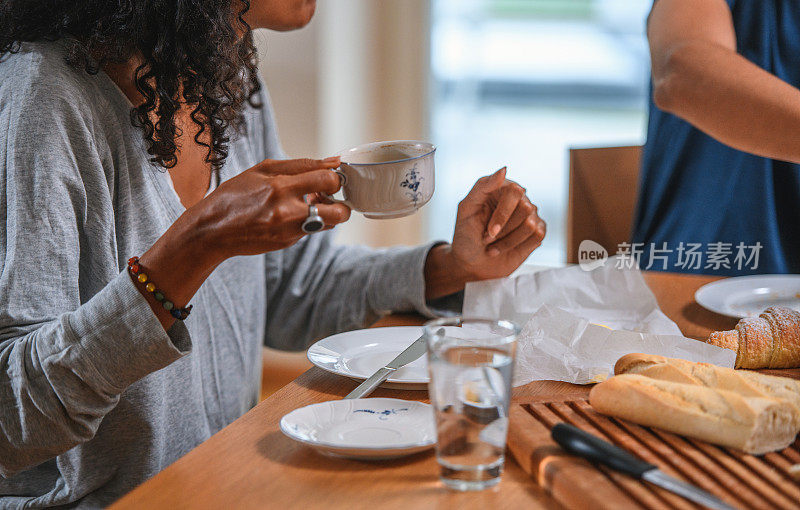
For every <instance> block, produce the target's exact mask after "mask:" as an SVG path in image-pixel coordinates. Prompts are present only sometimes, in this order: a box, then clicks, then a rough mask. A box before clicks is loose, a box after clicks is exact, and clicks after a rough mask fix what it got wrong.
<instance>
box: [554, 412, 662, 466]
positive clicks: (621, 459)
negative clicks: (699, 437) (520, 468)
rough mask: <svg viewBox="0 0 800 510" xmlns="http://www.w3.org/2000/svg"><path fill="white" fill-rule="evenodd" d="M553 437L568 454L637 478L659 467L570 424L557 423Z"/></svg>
mask: <svg viewBox="0 0 800 510" xmlns="http://www.w3.org/2000/svg"><path fill="white" fill-rule="evenodd" d="M551 435H552V437H553V440H554V441H555V442H556V443H558V444H559V446H561V448H563V449H564V450H566V451H567V452H569V453H571V454H573V455H578V456H580V457H583V458H585V459H588V460H590V461H592V462H595V463H599V464H604V465H606V466H608V467H610V468H612V469H615V470H617V471H621V472H623V473H625V474H628V475H631V476H635V477H636V478H641V476H642V474H644V472H645V471H650V470H651V469H656V467H657V466H655V465H653V464H648V463H647V462H644V461H643V460H639V459H637V458H636V457H634V456H633V455H631V454H630V453H628V452H626V451H625V450H623V449H622V448H618V447H616V446H614V445H613V444H611V443H608V442H606V441H603V440H602V439H600V438H599V437H596V436H593V435H592V434H589V433H588V432H584V431H583V430H581V429H579V428H578V427H575V426H574V425H570V424H568V423H557V424H556V425H555V426H554V427H553V431H552V432H551Z"/></svg>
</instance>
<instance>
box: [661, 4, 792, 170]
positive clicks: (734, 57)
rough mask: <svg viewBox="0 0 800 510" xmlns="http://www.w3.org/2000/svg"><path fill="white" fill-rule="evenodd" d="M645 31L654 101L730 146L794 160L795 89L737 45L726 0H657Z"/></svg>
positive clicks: (757, 153) (760, 154) (761, 154)
mask: <svg viewBox="0 0 800 510" xmlns="http://www.w3.org/2000/svg"><path fill="white" fill-rule="evenodd" d="M647 36H648V39H649V42H650V54H651V60H652V74H653V98H654V101H655V103H656V106H658V107H659V108H660V109H662V110H664V111H667V112H670V113H673V114H675V115H677V116H678V117H681V118H682V119H684V120H686V121H688V122H690V123H691V124H692V125H694V126H696V127H697V128H698V129H700V130H701V131H703V132H705V133H707V134H708V135H710V136H712V137H713V138H715V139H717V140H719V141H720V142H722V143H724V144H726V145H729V146H731V147H733V148H735V149H738V150H741V151H745V152H750V153H753V154H756V155H759V156H764V157H769V158H774V159H781V160H786V161H793V162H796V163H800V90H798V89H796V88H794V87H792V86H791V85H789V84H788V83H786V82H784V81H782V80H781V79H779V78H777V77H776V76H774V75H772V74H770V73H768V72H766V71H764V70H763V69H761V68H760V67H758V66H757V65H755V64H753V63H752V62H750V61H749V60H747V59H746V58H744V57H743V56H742V55H740V54H738V53H737V52H736V34H735V32H734V26H733V20H732V17H731V11H730V8H729V7H728V4H727V3H726V2H725V1H724V0H657V1H656V2H655V5H654V6H653V10H652V12H651V13H650V17H649V20H648V27H647Z"/></svg>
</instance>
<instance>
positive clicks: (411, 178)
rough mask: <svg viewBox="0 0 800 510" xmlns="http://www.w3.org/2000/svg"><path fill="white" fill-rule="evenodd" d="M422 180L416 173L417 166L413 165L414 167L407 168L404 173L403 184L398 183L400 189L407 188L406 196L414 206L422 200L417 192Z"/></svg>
mask: <svg viewBox="0 0 800 510" xmlns="http://www.w3.org/2000/svg"><path fill="white" fill-rule="evenodd" d="M424 180H425V179H424V178H423V177H422V176H420V175H419V172H418V171H417V164H416V163H414V166H412V167H411V168H409V169H408V171H407V172H406V175H405V177H404V178H403V182H401V183H400V187H401V188H407V191H406V196H407V197H408V198H410V199H411V200H412V201H413V202H414V205H417V203H418V202H419V201H420V200H422V192H421V191H419V185H420V184H421V183H422V181H424Z"/></svg>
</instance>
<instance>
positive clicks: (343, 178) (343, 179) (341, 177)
mask: <svg viewBox="0 0 800 510" xmlns="http://www.w3.org/2000/svg"><path fill="white" fill-rule="evenodd" d="M333 172H335V173H336V175H338V176H339V183H340V184H341V186H342V187H344V185H345V184H347V176H346V175H345V174H343V173H342V172H340V171H339V170H333ZM320 194H321V195H322V196H324V197H325V198H327V199H328V200H330V201H331V202H335V203H337V204H344V205H346V206H347V207H349V208H351V209H352V208H353V205H352V204H351V203H350V202H348V201H347V200H341V199H338V198H335V197H334V196H333V195H328V194H327V193H320Z"/></svg>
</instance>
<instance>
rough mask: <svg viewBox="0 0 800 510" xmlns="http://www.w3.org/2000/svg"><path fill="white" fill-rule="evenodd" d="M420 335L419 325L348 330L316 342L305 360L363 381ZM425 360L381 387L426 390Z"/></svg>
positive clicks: (406, 367) (415, 362)
mask: <svg viewBox="0 0 800 510" xmlns="http://www.w3.org/2000/svg"><path fill="white" fill-rule="evenodd" d="M420 335H422V327H421V326H396V327H391V328H369V329H359V330H356V331H347V332H345V333H339V334H338V335H333V336H329V337H327V338H323V339H322V340H320V341H318V342H317V343H315V344H314V345H312V346H311V347H310V348H309V349H308V353H307V357H308V360H309V361H310V362H311V363H313V364H314V365H316V366H318V367H319V368H321V369H323V370H327V371H328V372H332V373H334V374H339V375H343V376H345V377H350V378H352V379H366V378H367V377H369V376H371V375H372V374H373V373H375V371H376V370H378V369H379V368H381V367H382V366H384V365H386V363H388V362H390V361H391V360H393V359H394V358H395V357H396V356H397V355H398V354H400V353H401V352H403V350H405V348H406V347H408V346H409V345H411V343H412V342H413V341H414V340H416V339H417V338H419V337H420ZM427 384H428V360H427V359H426V356H425V355H423V356H422V357H421V358H419V359H418V360H416V361H413V362H411V363H409V364H408V365H406V366H404V367H402V368H400V369H399V370H397V371H396V372H395V373H393V374H392V376H391V377H390V378H389V379H388V380H387V381H386V383H384V384H383V386H385V387H387V388H400V389H406V390H409V389H412V390H413V389H417V390H424V389H427Z"/></svg>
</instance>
